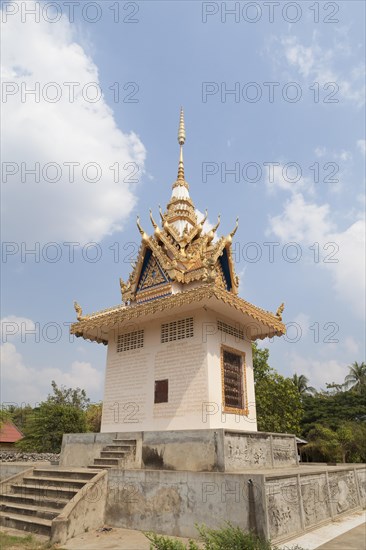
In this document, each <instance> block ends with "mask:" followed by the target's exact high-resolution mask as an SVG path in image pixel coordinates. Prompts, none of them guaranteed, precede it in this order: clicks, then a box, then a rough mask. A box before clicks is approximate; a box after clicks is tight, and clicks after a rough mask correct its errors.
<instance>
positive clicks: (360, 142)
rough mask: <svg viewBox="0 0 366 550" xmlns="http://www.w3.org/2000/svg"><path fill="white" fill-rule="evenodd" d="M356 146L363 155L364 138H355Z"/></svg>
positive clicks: (365, 150) (364, 149)
mask: <svg viewBox="0 0 366 550" xmlns="http://www.w3.org/2000/svg"><path fill="white" fill-rule="evenodd" d="M357 147H358V148H359V150H360V151H361V153H362V154H363V155H364V156H365V155H366V139H359V140H357Z"/></svg>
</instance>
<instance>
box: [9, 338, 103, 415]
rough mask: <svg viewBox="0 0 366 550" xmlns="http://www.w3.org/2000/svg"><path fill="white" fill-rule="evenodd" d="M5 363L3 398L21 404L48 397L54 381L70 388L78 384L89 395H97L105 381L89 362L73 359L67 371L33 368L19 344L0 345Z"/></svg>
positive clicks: (37, 401)
mask: <svg viewBox="0 0 366 550" xmlns="http://www.w3.org/2000/svg"><path fill="white" fill-rule="evenodd" d="M0 353H1V364H2V396H1V397H2V401H3V402H6V403H9V402H12V403H18V404H19V405H21V403H19V396H22V400H23V401H22V402H25V403H30V404H31V405H32V406H34V405H35V404H36V403H39V402H40V401H42V400H44V399H46V397H47V395H48V394H49V393H51V381H52V380H55V381H56V383H57V384H58V385H62V384H64V385H65V386H67V387H71V388H76V387H79V388H81V389H84V390H85V391H86V394H87V395H88V396H89V397H90V396H91V395H93V394H97V393H98V391H99V389H100V387H101V385H102V384H103V377H102V373H101V372H99V371H98V370H97V369H95V368H94V367H92V365H91V364H90V363H87V362H82V361H74V362H73V363H72V364H71V366H70V368H69V370H68V371H65V372H63V371H61V370H60V369H58V368H55V367H42V368H34V367H31V366H28V365H26V363H25V362H24V359H23V357H22V355H21V354H20V353H19V352H18V351H17V349H16V346H15V345H14V344H12V343H10V342H8V343H5V344H3V345H2V346H1V347H0Z"/></svg>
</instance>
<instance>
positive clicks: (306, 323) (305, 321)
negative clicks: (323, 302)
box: [292, 313, 311, 338]
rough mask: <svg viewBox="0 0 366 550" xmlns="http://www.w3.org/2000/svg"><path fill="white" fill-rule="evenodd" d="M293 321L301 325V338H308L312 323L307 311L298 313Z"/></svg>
mask: <svg viewBox="0 0 366 550" xmlns="http://www.w3.org/2000/svg"><path fill="white" fill-rule="evenodd" d="M292 322H293V323H296V324H297V325H299V327H300V329H301V338H306V337H307V335H308V334H309V327H310V325H311V321H310V317H309V315H307V314H306V313H298V314H297V315H296V316H295V317H294V319H293V321H292Z"/></svg>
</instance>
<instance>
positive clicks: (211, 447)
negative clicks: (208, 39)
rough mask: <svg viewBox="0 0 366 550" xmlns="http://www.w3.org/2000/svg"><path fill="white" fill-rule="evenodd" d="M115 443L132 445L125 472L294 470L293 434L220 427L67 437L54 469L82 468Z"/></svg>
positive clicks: (71, 435) (295, 452)
mask: <svg viewBox="0 0 366 550" xmlns="http://www.w3.org/2000/svg"><path fill="white" fill-rule="evenodd" d="M115 439H122V440H133V441H136V452H135V456H134V460H131V461H130V463H129V464H128V465H127V466H126V467H125V469H135V468H142V469H144V468H148V469H157V470H189V471H192V472H238V471H241V470H243V469H248V468H250V469H252V470H258V469H263V468H280V467H284V466H287V467H291V466H297V448H296V439H295V436H294V435H289V434H271V433H265V432H236V431H232V430H221V429H220V430H179V431H163V432H113V433H98V434H92V433H87V434H67V435H64V438H63V442H62V449H61V457H60V465H61V466H64V467H81V466H88V465H90V464H92V463H93V460H94V458H97V457H99V455H100V451H101V450H102V448H103V447H104V446H105V445H109V444H111V443H112V442H113V440H115Z"/></svg>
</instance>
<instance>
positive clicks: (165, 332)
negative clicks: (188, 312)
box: [161, 317, 193, 344]
mask: <svg viewBox="0 0 366 550" xmlns="http://www.w3.org/2000/svg"><path fill="white" fill-rule="evenodd" d="M192 337H193V317H187V318H186V319H179V320H178V321H172V322H171V323H164V324H162V325H161V343H162V344H164V343H165V342H173V341H174V340H183V339H185V338H192Z"/></svg>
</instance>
